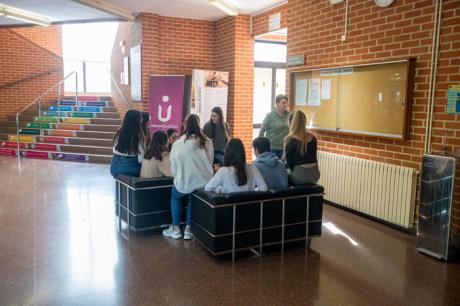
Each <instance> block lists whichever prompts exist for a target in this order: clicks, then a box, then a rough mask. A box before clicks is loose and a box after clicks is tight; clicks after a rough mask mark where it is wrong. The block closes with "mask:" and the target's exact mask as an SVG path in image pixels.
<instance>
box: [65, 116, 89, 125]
mask: <svg viewBox="0 0 460 306" xmlns="http://www.w3.org/2000/svg"><path fill="white" fill-rule="evenodd" d="M62 121H63V122H65V123H77V124H89V123H90V122H91V121H90V119H86V118H76V117H68V118H62Z"/></svg>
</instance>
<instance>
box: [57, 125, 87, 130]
mask: <svg viewBox="0 0 460 306" xmlns="http://www.w3.org/2000/svg"><path fill="white" fill-rule="evenodd" d="M59 128H60V129H62V130H71V131H82V130H83V126H82V125H80V124H69V123H61V124H59Z"/></svg>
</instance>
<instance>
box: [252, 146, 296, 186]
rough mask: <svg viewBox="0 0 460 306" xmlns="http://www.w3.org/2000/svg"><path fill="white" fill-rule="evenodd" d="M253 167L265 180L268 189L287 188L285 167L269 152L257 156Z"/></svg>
mask: <svg viewBox="0 0 460 306" xmlns="http://www.w3.org/2000/svg"><path fill="white" fill-rule="evenodd" d="M254 165H255V166H256V168H257V170H259V172H260V174H261V175H262V177H263V178H264V180H265V183H266V184H267V187H268V189H273V188H284V187H287V186H288V175H287V170H286V166H285V165H284V163H283V162H281V161H280V160H279V159H278V157H277V156H276V155H275V154H274V153H271V152H264V153H262V154H260V155H259V156H257V158H256V160H255V161H254Z"/></svg>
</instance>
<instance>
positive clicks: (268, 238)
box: [192, 184, 324, 260]
mask: <svg viewBox="0 0 460 306" xmlns="http://www.w3.org/2000/svg"><path fill="white" fill-rule="evenodd" d="M323 193H324V188H323V187H322V186H319V185H314V184H309V185H302V186H291V187H288V188H283V189H278V190H271V191H267V192H257V191H253V192H240V193H228V194H215V193H211V192H205V191H196V192H195V193H194V194H193V197H192V233H193V234H194V236H195V239H196V240H197V241H198V242H200V243H201V244H202V245H203V246H204V247H205V248H206V249H207V250H208V251H209V252H210V253H211V254H213V255H221V254H226V253H232V259H233V260H234V258H235V252H236V251H240V250H246V249H253V250H256V249H257V250H258V253H259V254H261V253H262V248H263V247H264V246H268V245H281V248H282V251H284V245H285V243H289V242H295V241H301V240H304V241H305V242H306V243H307V247H308V246H309V243H310V241H311V238H313V237H318V236H321V226H322V214H323ZM307 220H308V222H306V221H307ZM307 225H308V226H307Z"/></svg>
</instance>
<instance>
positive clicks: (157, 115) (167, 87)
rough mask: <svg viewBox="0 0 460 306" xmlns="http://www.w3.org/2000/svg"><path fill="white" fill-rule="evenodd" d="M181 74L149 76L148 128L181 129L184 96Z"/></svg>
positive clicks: (154, 129)
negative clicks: (149, 119) (149, 120)
mask: <svg viewBox="0 0 460 306" xmlns="http://www.w3.org/2000/svg"><path fill="white" fill-rule="evenodd" d="M184 82H185V76H183V75H152V76H150V94H149V112H150V115H151V117H152V121H151V123H150V130H151V131H152V132H153V131H158V130H166V129H169V128H175V129H176V130H177V131H179V133H180V130H181V126H182V108H183V98H184Z"/></svg>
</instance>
